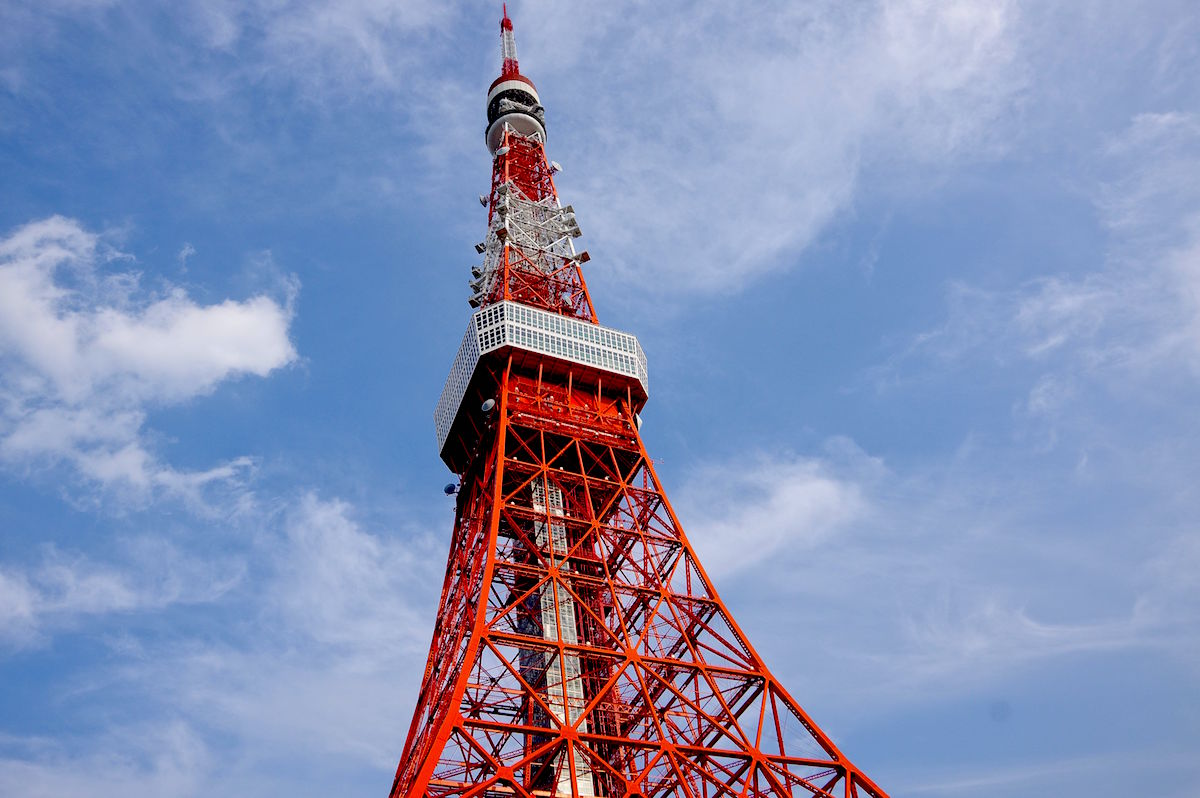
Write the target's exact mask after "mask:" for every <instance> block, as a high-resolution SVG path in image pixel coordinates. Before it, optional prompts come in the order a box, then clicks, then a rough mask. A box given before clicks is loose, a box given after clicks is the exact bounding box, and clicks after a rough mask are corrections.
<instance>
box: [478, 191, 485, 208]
mask: <svg viewBox="0 0 1200 798" xmlns="http://www.w3.org/2000/svg"><path fill="white" fill-rule="evenodd" d="M479 204H480V205H482V206H483V207H485V208H486V207H487V196H485V195H484V194H480V195H479Z"/></svg>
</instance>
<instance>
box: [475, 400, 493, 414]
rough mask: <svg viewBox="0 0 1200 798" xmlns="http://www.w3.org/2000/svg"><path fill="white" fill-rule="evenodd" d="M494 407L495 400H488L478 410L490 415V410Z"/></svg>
mask: <svg viewBox="0 0 1200 798" xmlns="http://www.w3.org/2000/svg"><path fill="white" fill-rule="evenodd" d="M495 406H496V400H495V399H488V400H487V401H486V402H484V403H483V404H482V405H481V406H480V408H479V409H480V410H482V411H483V412H485V413H490V412H492V408H493V407H495Z"/></svg>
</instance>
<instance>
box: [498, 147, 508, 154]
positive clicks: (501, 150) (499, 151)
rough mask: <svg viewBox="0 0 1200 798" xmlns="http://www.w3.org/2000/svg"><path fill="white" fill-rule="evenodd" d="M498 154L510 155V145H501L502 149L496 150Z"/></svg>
mask: <svg viewBox="0 0 1200 798" xmlns="http://www.w3.org/2000/svg"><path fill="white" fill-rule="evenodd" d="M496 154H497V155H508V147H501V148H500V149H498V150H496Z"/></svg>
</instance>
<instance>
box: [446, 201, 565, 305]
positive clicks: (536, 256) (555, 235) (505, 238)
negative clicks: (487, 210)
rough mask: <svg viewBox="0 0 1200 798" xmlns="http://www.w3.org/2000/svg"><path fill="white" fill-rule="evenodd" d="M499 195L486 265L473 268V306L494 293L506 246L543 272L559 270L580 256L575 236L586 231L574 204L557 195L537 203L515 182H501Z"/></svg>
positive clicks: (487, 242)
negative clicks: (561, 201) (524, 193)
mask: <svg viewBox="0 0 1200 798" xmlns="http://www.w3.org/2000/svg"><path fill="white" fill-rule="evenodd" d="M496 195H497V199H496V207H495V212H494V213H493V214H492V221H491V225H490V226H489V227H488V233H487V238H485V239H484V247H485V249H484V256H483V265H482V266H476V267H475V268H473V269H472V270H471V281H470V286H471V290H472V291H473V292H474V293H473V294H472V295H471V304H472V307H475V306H478V305H479V303H480V302H481V301H482V300H483V298H484V297H486V296H488V294H490V293H491V290H492V286H493V284H494V283H495V281H496V278H497V275H499V274H500V272H501V271H502V266H503V263H502V259H503V255H504V247H505V245H509V246H512V247H515V248H517V249H518V250H520V252H521V254H522V255H524V256H525V257H526V258H528V259H529V260H530V261H531V262H532V263H533V264H534V265H535V266H536V267H537V268H538V269H539V270H541V272H542V273H543V274H550V273H552V272H555V271H558V270H559V269H561V268H562V267H563V265H564V264H565V263H566V262H567V261H568V260H571V259H574V258H576V257H577V256H578V253H576V252H575V244H574V242H573V241H572V239H574V238H578V237H579V236H580V235H582V233H581V232H580V230H579V222H578V221H577V220H576V219H575V209H574V208H572V207H571V206H570V205H567V206H562V207H560V206H559V204H558V198H557V197H553V196H550V197H546V198H544V199H542V200H540V201H538V202H534V201H532V200H529V199H526V198H525V197H523V196H522V195H521V193H520V192H519V191H518V190H517V189H516V187H515V186H513V185H512V184H511V183H502V184H501V185H499V186H498V187H497V188H496ZM501 231H503V233H501Z"/></svg>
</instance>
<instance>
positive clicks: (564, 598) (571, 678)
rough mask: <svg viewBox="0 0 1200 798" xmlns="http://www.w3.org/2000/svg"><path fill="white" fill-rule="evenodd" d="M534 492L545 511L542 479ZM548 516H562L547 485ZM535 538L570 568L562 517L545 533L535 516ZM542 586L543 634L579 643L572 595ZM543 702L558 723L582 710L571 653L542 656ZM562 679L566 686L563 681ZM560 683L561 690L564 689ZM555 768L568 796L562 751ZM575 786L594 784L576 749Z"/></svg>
mask: <svg viewBox="0 0 1200 798" xmlns="http://www.w3.org/2000/svg"><path fill="white" fill-rule="evenodd" d="M531 490H532V493H533V511H534V512H536V513H545V512H546V499H545V496H546V491H545V489H544V488H543V487H542V483H541V482H538V481H535V482H534V483H533V485H532V486H531ZM549 505H550V512H549V514H550V516H551V517H555V516H557V517H559V518H561V517H562V516H563V495H562V489H561V488H559V487H558V486H557V485H551V486H550V502H549ZM534 538H535V542H536V543H537V546H538V548H540V549H541V550H542V551H544V552H546V553H547V554H548V555H549V557H550V559H551V560H552V561H553V562H554V563H555V565H557V566H558V568H559V570H560V571H562V572H566V571H569V570H570V567H571V566H570V562H569V561H568V560H567V556H566V555H567V528H566V526H565V525H564V524H562V523H561V522H555V521H553V520H552V521H551V522H550V534H549V535H547V534H546V522H545V521H537V522H535V524H534ZM552 584H553V585H554V589H553V590H551V589H550V586H549V585H547V586H546V587H544V588H542V591H541V595H540V596H539V605H540V609H541V614H542V638H543V639H545V640H558V639H559V632H560V631H561V632H562V642H563V643H566V644H567V645H578V644H579V632H578V630H577V629H576V626H575V599H574V598H572V597H571V593H570V591H568V590H567V589H566V588H564V587H563V586H562V585H560V584H558V583H557V582H553V583H552ZM545 656H546V704H547V705H548V706H549V707H550V710H551V711H552V712H553V713H554V716H555V719H556V720H557V721H558V722H559V723H563V724H572V723H575V722H576V718H578V717H579V716H580V715H582V714H583V707H584V704H585V701H584V695H583V675H582V673H583V672H582V669H581V668H580V666H579V657H578V656H577V655H575V654H564V655H563V656H562V662H561V663H560V662H559V657H558V655H557V654H552V653H547V654H546V655H545ZM564 678H565V685H564ZM564 686H565V689H564ZM578 723H579V727H578V728H579V731H580V732H582V733H584V734H586V733H587V730H588V725H587V721H586V720H580V721H578ZM555 770H557V771H558V788H557V790H556V793H557V794H558V795H571V794H572V793H571V767H570V764H569V760H568V759H567V755H566V752H563V753H561V754H559V755H558V761H557V762H555ZM575 786H576V789H577V790H578V794H579V795H587V796H590V795H595V794H596V788H595V783H594V781H593V780H592V767H591V765H590V764H589V763H588V760H587V758H586V757H585V756H584V755H583V754H582V753H581V752H580V751H579V749H578V748H576V749H575Z"/></svg>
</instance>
